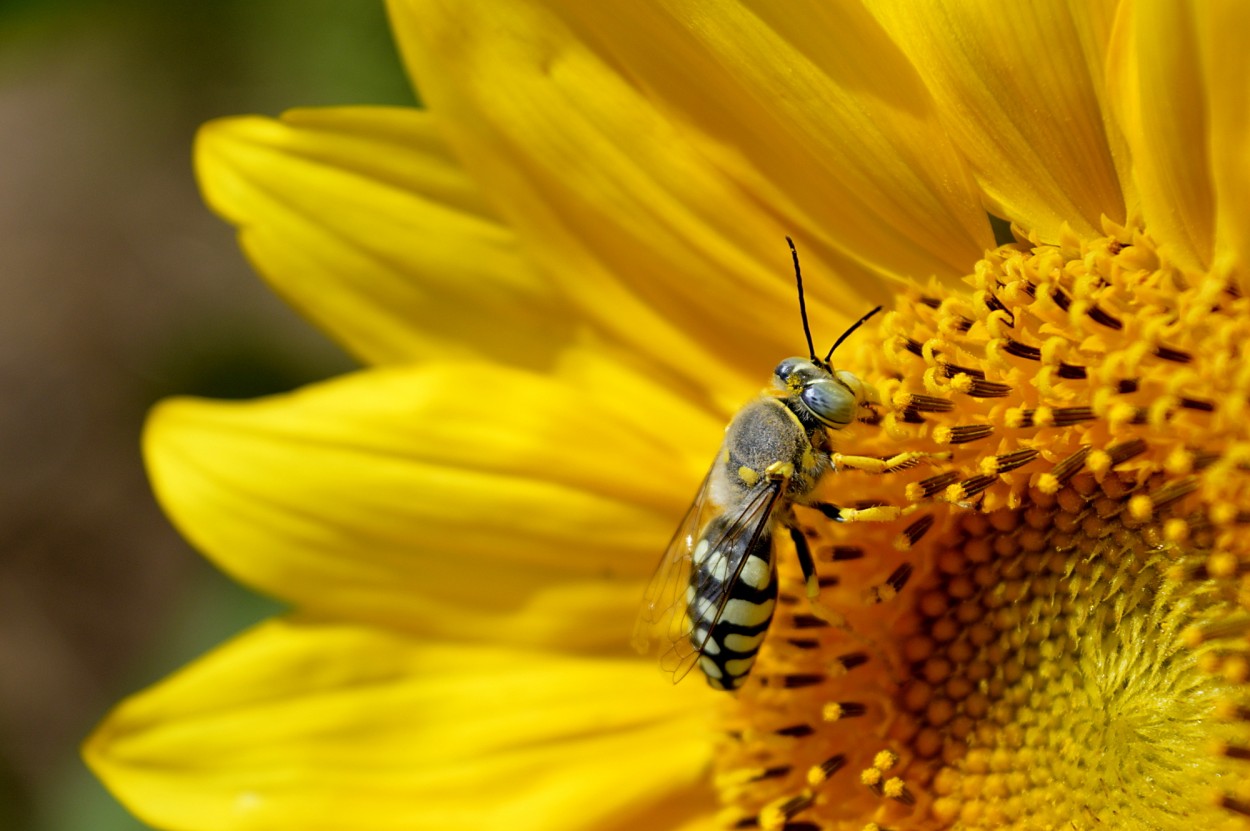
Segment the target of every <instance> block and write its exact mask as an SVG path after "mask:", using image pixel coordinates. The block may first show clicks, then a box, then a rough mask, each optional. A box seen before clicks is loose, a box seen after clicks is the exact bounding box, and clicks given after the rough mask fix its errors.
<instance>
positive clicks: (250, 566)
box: [145, 362, 718, 652]
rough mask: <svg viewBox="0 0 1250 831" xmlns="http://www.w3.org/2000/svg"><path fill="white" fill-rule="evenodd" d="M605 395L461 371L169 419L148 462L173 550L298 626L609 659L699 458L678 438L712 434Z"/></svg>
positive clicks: (619, 385)
mask: <svg viewBox="0 0 1250 831" xmlns="http://www.w3.org/2000/svg"><path fill="white" fill-rule="evenodd" d="M618 376H620V377H618V378H616V379H615V380H614V381H613V382H612V383H611V384H610V386H609V387H595V386H594V385H593V384H587V385H586V386H585V387H581V386H578V385H577V384H572V383H564V382H560V381H556V380H552V379H550V378H547V377H544V376H540V375H536V374H532V373H528V372H524V371H521V370H515V369H509V368H505V367H500V366H497V365H490V364H474V363H468V362H466V363H462V364H451V365H436V366H429V367H425V368H402V369H401V368H392V369H376V370H372V371H366V372H361V373H358V374H356V375H354V376H349V377H346V378H343V379H340V380H337V381H333V382H329V383H326V384H322V385H318V386H314V387H310V388H307V389H305V390H303V391H300V392H297V393H294V394H291V395H284V396H276V397H274V398H270V399H264V400H260V401H255V402H250V403H222V402H209V401H196V400H187V399H182V400H173V401H169V402H166V403H165V404H163V405H162V406H161V407H159V408H158V409H157V410H156V412H155V413H154V414H153V416H152V419H151V421H150V423H149V426H148V430H147V434H146V437H145V449H146V455H147V460H148V466H149V469H150V474H151V478H152V482H153V486H154V488H155V490H156V493H157V495H158V497H159V498H160V500H161V502H162V504H163V506H164V507H165V509H166V510H167V512H168V513H169V514H170V516H171V517H172V518H173V520H174V522H175V523H176V524H177V525H178V527H179V528H180V530H182V532H183V533H184V534H185V535H186V536H187V538H188V539H190V540H191V541H192V542H193V543H194V544H195V545H197V546H198V547H199V548H200V549H201V550H202V551H204V552H205V553H206V554H207V555H208V556H209V557H211V558H212V559H213V560H214V561H215V562H216V563H218V564H219V565H220V566H221V567H222V568H223V569H225V570H226V571H227V572H229V573H231V574H232V575H234V576H236V577H237V578H238V579H240V580H242V581H243V582H245V583H248V584H250V585H253V586H257V587H259V588H261V589H262V590H264V591H266V592H268V593H271V594H274V595H276V596H278V597H281V598H283V599H286V600H288V601H290V602H292V603H294V604H296V605H298V606H300V607H301V608H305V609H310V610H314V611H320V612H323V613H326V614H330V615H337V616H341V617H343V618H345V619H351V620H358V621H370V622H373V623H377V624H381V625H384V626H387V627H392V628H399V629H404V630H408V631H420V632H424V633H427V634H438V635H441V636H443V637H448V638H453V639H466V638H468V639H483V640H493V641H495V642H500V643H502V642H510V643H529V644H534V643H560V644H563V645H564V646H566V647H568V648H574V649H575V648H599V649H608V650H616V651H620V652H624V651H626V650H627V649H628V646H627V642H628V639H629V628H630V626H631V623H632V617H633V613H634V610H635V609H636V607H637V604H638V602H639V597H640V596H641V585H642V580H643V579H644V578H645V577H646V575H647V574H648V573H649V571H650V569H651V567H652V566H653V565H654V563H655V560H656V558H657V557H658V556H659V551H660V549H661V548H662V546H663V543H664V541H665V540H666V539H667V538H668V534H669V532H670V531H671V527H672V524H673V522H674V521H675V519H676V517H678V516H680V514H681V511H682V509H683V508H684V507H685V504H686V501H687V500H688V499H689V498H690V496H691V494H693V492H694V488H695V485H696V484H697V482H698V480H699V478H700V477H701V475H702V473H703V471H704V470H705V469H706V464H707V459H709V458H710V457H711V454H712V452H713V451H714V449H715V448H714V446H711V445H709V446H705V447H694V448H692V447H690V446H689V443H688V442H687V441H686V439H687V437H689V436H706V437H708V438H709V440H710V441H715V437H716V435H717V432H718V427H717V426H716V425H717V420H716V419H715V418H714V417H712V416H710V415H709V414H708V413H707V412H706V411H704V410H701V409H699V408H697V407H694V406H692V405H690V404H688V403H685V402H683V401H682V400H681V399H680V398H679V397H678V396H676V395H674V394H672V393H670V392H667V391H666V390H664V389H663V388H661V387H658V386H656V385H649V384H648V382H647V381H646V380H645V379H644V378H641V377H639V376H633V383H632V386H631V385H630V383H629V382H628V381H627V380H626V378H625V377H624V376H628V373H624V372H619V373H618ZM613 393H616V394H619V395H622V396H629V399H628V400H629V401H630V406H628V407H622V406H620V401H619V400H618V401H616V402H615V403H613V404H612V405H609V404H607V403H605V400H606V399H610V397H611V395H612V394H613ZM647 420H651V421H650V426H649V427H645V426H644V425H645V424H646V422H647ZM660 425H664V428H661V427H660Z"/></svg>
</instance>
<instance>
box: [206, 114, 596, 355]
mask: <svg viewBox="0 0 1250 831" xmlns="http://www.w3.org/2000/svg"><path fill="white" fill-rule="evenodd" d="M196 162H197V168H198V172H199V176H200V180H201V183H202V186H203V188H204V193H205V198H206V199H207V200H208V202H209V203H210V204H211V205H212V206H213V208H214V209H215V210H217V211H218V212H220V213H221V214H222V215H223V216H224V217H225V218H226V219H228V220H229V221H230V222H233V223H235V224H236V225H238V226H239V237H240V241H241V243H242V246H243V249H244V251H246V252H247V255H248V256H249V257H250V258H251V260H252V262H253V263H254V264H255V265H256V268H257V269H258V270H259V271H260V272H261V274H263V275H264V276H265V277H266V279H268V280H269V281H270V282H271V283H272V284H273V285H274V287H275V288H276V289H277V290H278V292H279V293H281V294H282V295H283V296H284V297H286V298H287V299H288V300H289V301H290V302H291V303H292V304H293V305H294V306H296V307H297V308H298V309H300V310H301V311H302V312H303V313H304V314H305V315H306V316H308V317H309V318H310V319H311V320H312V321H313V322H315V323H317V324H318V325H319V326H320V327H322V328H323V329H324V330H325V331H326V332H328V333H330V334H331V335H332V336H334V337H335V338H337V339H338V340H340V341H341V342H342V343H343V344H344V345H346V346H347V347H348V348H349V349H350V350H351V351H352V352H354V353H355V354H356V355H358V356H360V357H361V358H362V359H364V360H365V361H367V362H372V363H386V362H393V361H402V360H410V359H413V358H428V357H432V356H441V357H459V356H465V357H469V356H478V357H480V356H488V357H495V358H499V359H506V360H507V361H509V362H511V363H518V364H522V365H528V366H543V365H546V364H547V363H549V362H550V361H551V360H552V359H553V356H554V355H555V354H556V353H557V352H558V350H559V349H560V348H561V346H562V345H563V344H564V342H565V341H566V340H567V339H568V337H569V334H570V330H571V327H572V319H571V314H570V312H569V310H568V309H567V308H566V307H565V306H564V305H563V304H562V303H561V302H560V301H559V300H558V299H557V298H555V297H554V295H553V292H552V291H551V289H550V286H549V285H548V284H546V283H545V282H544V281H542V280H541V279H539V277H538V276H537V275H536V273H535V272H534V271H533V269H532V268H531V267H530V266H529V265H528V264H527V263H526V262H525V260H524V259H523V257H522V256H521V254H520V252H519V251H518V247H517V240H516V238H515V236H514V235H513V233H512V231H511V230H510V229H508V228H507V226H506V225H504V224H503V223H502V222H501V221H500V219H499V218H498V217H497V216H496V215H495V213H494V212H493V211H492V210H491V209H490V208H489V207H487V205H486V204H485V202H484V200H483V198H482V197H481V195H480V194H479V193H478V192H477V190H476V187H475V185H474V184H473V183H472V182H471V181H470V180H469V178H468V177H467V176H466V175H465V173H464V171H463V170H461V169H460V167H459V164H458V163H457V162H456V161H455V159H454V158H453V157H452V156H451V154H450V152H449V151H448V149H447V148H446V146H445V145H444V144H443V142H442V140H441V138H440V137H439V136H438V134H437V132H436V129H435V124H434V121H433V119H432V118H430V116H429V115H428V114H426V113H423V112H419V111H416V110H404V109H384V108H365V107H359V108H346V109H329V110H303V111H294V112H290V113H287V114H286V115H285V116H283V117H282V118H281V119H280V120H273V119H268V118H260V117H245V118H230V119H223V120H220V121H216V122H213V123H211V124H209V125H208V126H206V127H205V128H204V129H203V130H202V131H201V133H200V136H199V140H198V142H197V145H196ZM501 321H507V324H508V325H507V326H501V325H500V322H501Z"/></svg>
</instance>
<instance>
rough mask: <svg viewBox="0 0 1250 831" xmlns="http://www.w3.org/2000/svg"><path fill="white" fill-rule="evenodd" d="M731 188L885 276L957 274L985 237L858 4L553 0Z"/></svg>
mask: <svg viewBox="0 0 1250 831" xmlns="http://www.w3.org/2000/svg"><path fill="white" fill-rule="evenodd" d="M555 5H556V7H557V8H558V9H560V11H561V13H563V14H565V15H567V17H568V19H570V20H571V21H573V25H574V26H575V28H576V30H577V31H579V32H581V33H583V34H582V37H583V38H584V39H585V40H586V42H587V43H588V44H590V45H591V48H593V49H595V50H597V51H598V52H599V53H601V54H603V55H606V56H608V57H610V58H611V59H612V60H613V61H614V62H615V63H616V64H617V65H619V66H621V67H622V72H623V73H624V74H626V75H627V76H628V77H629V78H630V79H631V80H632V81H633V83H634V84H636V85H637V86H638V87H639V88H641V89H642V90H644V91H645V92H646V95H647V98H648V99H649V101H650V102H651V103H652V106H654V107H656V108H657V109H658V110H659V111H660V112H661V113H663V114H664V116H665V117H666V118H668V119H669V120H671V121H672V122H674V123H676V124H678V125H681V129H682V135H683V138H685V139H686V140H687V141H689V142H690V143H691V144H692V145H693V146H694V147H696V148H697V149H698V151H699V152H700V153H702V154H703V155H705V156H706V157H708V158H709V159H710V160H711V161H712V162H713V163H714V164H716V165H717V167H718V168H719V169H721V170H723V171H724V172H725V173H726V175H728V176H730V177H731V178H732V179H733V180H734V181H736V182H739V183H740V184H741V186H742V187H743V188H744V190H747V191H748V192H751V193H754V194H758V195H759V198H761V199H762V200H764V201H766V202H767V203H768V204H770V205H773V206H775V209H776V210H778V211H780V212H782V213H783V214H784V215H788V216H792V217H794V218H795V219H796V220H798V221H800V222H802V223H803V225H801V226H800V228H801V229H802V230H803V231H804V233H806V234H809V235H815V236H817V237H818V238H823V239H825V240H827V241H828V242H829V243H831V244H833V245H834V246H835V247H837V248H838V249H840V250H842V251H844V252H846V253H847V254H848V255H849V256H851V257H852V258H855V259H857V260H860V261H863V262H866V263H868V264H870V265H871V266H873V267H875V268H876V269H877V270H879V271H880V272H882V273H883V274H885V275H886V276H887V277H897V276H899V275H915V276H920V277H925V276H928V275H929V274H930V273H937V274H941V275H944V276H950V275H960V274H962V271H963V269H964V268H966V263H967V262H968V259H969V257H975V256H979V255H980V252H981V250H982V248H983V247H984V246H985V245H986V244H987V243H988V240H989V237H988V236H987V233H986V225H985V217H984V213H983V210H982V207H981V204H980V201H979V199H978V196H977V193H976V189H975V187H974V186H973V184H972V182H970V181H968V179H967V178H966V175H965V172H966V171H965V166H964V163H963V160H962V159H961V158H960V156H959V154H958V151H957V150H956V149H955V147H954V145H953V143H952V142H951V141H950V140H949V139H948V138H947V136H946V135H945V134H944V132H943V130H942V127H941V125H940V123H939V121H938V116H937V111H936V109H935V108H934V106H933V103H932V102H931V101H930V100H929V96H928V94H927V93H926V92H925V90H924V88H923V86H922V85H921V83H920V80H919V77H918V76H917V74H916V71H915V69H914V68H913V67H912V66H911V65H910V64H909V63H908V62H907V60H906V57H905V56H904V55H903V54H901V53H900V52H899V51H898V50H897V49H895V48H894V47H893V46H892V45H891V44H890V43H889V41H888V39H887V38H886V37H885V35H884V33H882V31H881V29H880V27H879V26H878V25H877V24H876V22H875V21H873V20H872V18H871V17H869V16H868V15H867V14H865V13H864V12H863V11H862V10H861V9H859V8H858V7H857V6H856V4H852V3H842V4H838V5H837V6H836V7H833V6H830V5H829V4H828V3H821V2H812V3H803V2H797V3H787V4H785V5H784V6H780V5H778V4H776V3H737V2H719V3H710V4H709V3H704V2H684V1H683V0H674V2H668V3H663V4H636V5H635V6H633V7H631V8H630V10H629V14H628V24H629V25H627V26H622V25H621V22H622V20H621V16H620V14H619V9H616V8H614V7H612V6H610V5H607V4H603V3H594V2H584V0H564V1H563V2H559V3H556V4H555Z"/></svg>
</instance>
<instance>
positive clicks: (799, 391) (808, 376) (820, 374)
mask: <svg viewBox="0 0 1250 831" xmlns="http://www.w3.org/2000/svg"><path fill="white" fill-rule="evenodd" d="M773 389H775V390H776V391H777V392H778V393H780V394H782V395H783V396H784V397H786V398H789V399H791V400H792V401H793V402H794V403H796V404H798V405H799V406H801V407H802V408H803V410H805V411H807V412H808V413H810V414H811V415H812V417H813V418H815V419H816V420H817V421H819V422H820V423H821V424H824V425H825V426H826V427H833V428H835V429H838V428H841V427H845V426H846V425H848V424H850V423H851V422H852V421H854V420H855V418H856V416H857V415H858V414H859V407H860V405H861V404H862V403H863V402H864V401H866V400H868V395H867V385H866V384H864V382H863V381H861V380H859V379H858V378H856V377H855V376H854V375H852V374H851V373H849V372H846V371H845V370H838V371H835V370H833V368H832V367H830V366H829V364H826V363H824V362H822V361H819V360H815V361H813V360H812V359H810V358H786V359H785V360H784V361H782V362H781V363H779V364H777V368H776V369H774V370H773Z"/></svg>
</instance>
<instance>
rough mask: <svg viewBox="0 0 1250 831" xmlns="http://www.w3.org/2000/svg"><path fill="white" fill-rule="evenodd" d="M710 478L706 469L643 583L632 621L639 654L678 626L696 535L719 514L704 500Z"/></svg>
mask: <svg viewBox="0 0 1250 831" xmlns="http://www.w3.org/2000/svg"><path fill="white" fill-rule="evenodd" d="M718 458H719V454H718ZM711 478H712V471H711V469H709V470H708V472H707V475H706V476H704V477H703V484H701V485H699V490H698V492H697V493H695V496H694V501H693V502H691V503H690V507H689V508H687V509H686V515H685V516H684V517H682V520H681V522H680V523H678V525H677V530H676V531H674V532H673V537H672V539H670V540H669V541H668V547H667V548H665V549H664V555H663V556H662V557H660V562H659V563H657V564H656V567H655V572H654V573H653V574H652V575H651V582H650V583H648V584H647V591H646V593H645V594H643V597H642V608H641V609H639V610H638V619H637V620H636V621H635V622H634V638H633V644H634V649H637V650H638V651H639V652H641V653H643V654H646V653H649V652H651V651H652V649H653V648H654V647H655V644H656V641H657V639H661V638H662V639H663V641H664V643H665V644H666V645H667V642H668V637H669V636H668V634H667V633H668V632H669V630H670V629H671V628H672V627H673V625H674V624H675V623H677V624H679V623H680V620H681V616H682V614H683V612H684V609H685V603H686V587H687V586H689V585H690V569H691V565H692V563H693V558H694V548H695V545H697V544H698V541H699V532H700V531H701V530H702V529H703V528H706V527H707V524H708V522H710V521H711V519H712V517H714V516H716V515H718V514H719V513H720V508H719V507H718V506H716V505H713V504H712V503H711V501H710V500H709V499H708V482H709V481H710V480H711ZM674 618H676V621H675V620H674Z"/></svg>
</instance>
